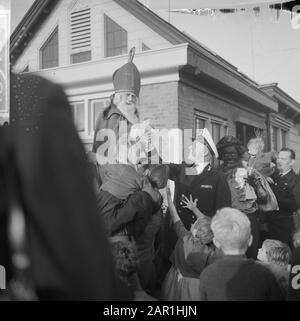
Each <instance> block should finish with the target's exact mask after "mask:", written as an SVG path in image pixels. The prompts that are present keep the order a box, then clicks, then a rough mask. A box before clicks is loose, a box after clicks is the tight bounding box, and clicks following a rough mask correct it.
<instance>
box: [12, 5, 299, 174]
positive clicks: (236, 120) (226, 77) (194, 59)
mask: <svg viewBox="0 0 300 321" xmlns="http://www.w3.org/2000/svg"><path fill="white" fill-rule="evenodd" d="M133 46H134V47H135V48H136V56H135V59H134V62H135V64H136V65H137V67H138V69H139V70H140V73H141V78H142V88H141V93H140V114H141V118H142V119H144V118H150V119H151V124H152V125H153V126H154V127H156V128H181V129H191V130H193V131H194V132H195V130H196V129H197V128H203V127H206V128H208V129H209V130H210V132H211V133H212V136H213V138H214V140H215V142H217V141H218V140H219V139H220V138H221V137H222V136H224V135H225V134H232V135H237V137H239V138H240V139H241V140H242V142H243V143H246V142H247V141H248V140H249V139H250V138H251V137H253V136H255V132H257V131H261V132H264V133H265V137H266V143H267V147H268V149H278V148H279V147H280V146H281V145H282V146H283V145H286V146H289V145H291V146H290V147H292V148H294V149H295V150H296V152H297V153H298V157H299V161H298V162H297V164H296V170H299V168H300V139H299V135H300V131H299V125H298V124H299V118H300V117H299V115H300V106H299V104H298V103H297V102H295V101H293V100H292V98H291V97H288V95H287V94H285V93H284V92H283V91H282V90H280V89H279V88H278V87H276V86H275V87H272V86H260V85H259V84H257V83H255V82H254V81H252V80H251V79H249V78H248V77H247V76H245V75H243V74H242V73H240V72H239V71H238V70H237V68H235V67H234V66H233V65H231V64H230V63H228V62H227V61H225V60H224V59H222V58H221V57H220V56H218V55H217V54H215V53H214V52H212V51H210V50H209V49H207V48H205V47H204V46H203V45H201V44H200V43H198V42H197V41H195V40H194V39H192V38H190V37H189V36H187V35H186V34H185V33H182V32H180V31H179V30H178V29H176V28H175V27H174V26H172V25H171V24H169V23H167V22H166V21H165V20H163V19H161V18H160V17H159V16H157V15H156V14H154V13H153V12H152V11H150V10H149V9H147V8H146V7H144V6H143V5H142V4H141V3H140V2H138V1H136V0H126V1H125V0H77V1H74V0H60V1H59V0H54V1H53V0H52V1H49V0H48V1H47V0H42V1H41V0H40V1H36V2H35V3H34V4H33V6H32V7H31V8H30V10H29V11H28V13H27V14H26V15H25V17H24V19H23V20H22V21H21V23H20V25H19V26H18V27H17V28H16V30H15V32H14V33H13V35H12V37H11V59H12V62H13V65H14V69H15V71H16V72H34V73H37V74H39V75H41V76H43V77H46V78H49V79H51V80H53V81H55V82H58V83H60V84H62V85H63V86H64V88H65V90H66V93H67V95H68V97H69V101H70V103H71V107H72V111H73V115H74V121H75V123H76V126H77V128H78V132H79V135H80V137H81V138H82V140H83V142H84V144H85V146H86V148H87V150H89V149H90V148H91V144H92V140H93V135H94V126H95V121H96V118H97V116H98V115H99V113H101V112H102V110H103V109H104V108H105V107H106V106H107V104H108V103H109V97H110V95H111V94H112V92H113V85H112V74H113V72H114V70H116V69H117V68H119V67H120V66H122V65H123V64H124V63H125V62H126V61H127V53H128V51H129V50H130V48H131V47H133ZM279 119H280V120H279ZM280 124H281V125H282V126H283V127H282V126H281V125H280ZM279 125H280V126H281V127H280V126H279ZM276 128H280V130H282V131H277V132H276V133H277V134H275V131H276ZM278 130H279V129H278ZM275 135H278V138H277V139H278V141H279V140H280V139H281V143H280V144H281V145H280V144H279V143H278V144H277V145H276V143H275ZM279 135H280V136H279ZM276 137H277V136H276Z"/></svg>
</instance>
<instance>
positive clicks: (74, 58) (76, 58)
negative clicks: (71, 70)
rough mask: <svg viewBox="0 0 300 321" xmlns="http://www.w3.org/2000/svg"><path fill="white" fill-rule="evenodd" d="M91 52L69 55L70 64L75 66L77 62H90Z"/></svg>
mask: <svg viewBox="0 0 300 321" xmlns="http://www.w3.org/2000/svg"><path fill="white" fill-rule="evenodd" d="M91 58H92V55H91V51H85V52H79V53H76V54H73V55H71V64H77V63H79V62H84V61H89V60H91Z"/></svg>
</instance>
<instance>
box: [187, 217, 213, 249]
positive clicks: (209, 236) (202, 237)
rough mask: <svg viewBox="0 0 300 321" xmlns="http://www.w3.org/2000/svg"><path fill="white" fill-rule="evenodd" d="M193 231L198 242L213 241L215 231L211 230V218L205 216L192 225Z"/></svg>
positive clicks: (207, 242)
mask: <svg viewBox="0 0 300 321" xmlns="http://www.w3.org/2000/svg"><path fill="white" fill-rule="evenodd" d="M191 232H192V235H193V237H194V240H195V241H196V242H200V243H201V244H209V243H211V242H212V241H213V232H212V230H211V218H210V217H208V216H203V217H200V218H198V219H197V221H196V222H195V223H194V224H193V225H192V226H191Z"/></svg>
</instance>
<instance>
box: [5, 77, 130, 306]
mask: <svg viewBox="0 0 300 321" xmlns="http://www.w3.org/2000/svg"><path fill="white" fill-rule="evenodd" d="M9 130H10V135H9V136H10V149H11V153H10V154H11V155H10V156H11V159H10V162H9V164H8V165H9V167H11V166H14V171H10V172H13V173H15V176H16V177H10V183H11V182H13V183H14V185H13V186H12V188H11V190H13V191H14V194H15V195H14V199H15V200H16V201H17V203H18V205H19V207H20V208H21V209H22V212H23V213H24V217H25V225H26V241H27V244H26V245H27V253H28V256H29V259H30V263H31V265H30V267H31V277H32V283H33V285H34V288H35V292H36V294H37V296H38V299H40V300H127V299H130V298H131V295H130V294H129V292H128V290H127V288H126V287H124V286H123V285H121V284H120V283H119V282H118V281H117V280H116V278H115V274H114V267H113V261H112V257H111V250H110V248H109V244H108V241H107V239H106V234H105V231H104V228H103V224H102V221H101V219H100V217H99V215H97V209H96V200H95V197H94V194H93V187H92V180H91V178H90V177H89V175H90V171H89V169H88V164H87V160H86V156H85V151H84V148H83V146H82V144H81V141H80V139H79V136H78V134H77V131H76V129H75V126H74V124H73V121H72V114H71V109H70V107H69V104H68V101H67V98H66V96H65V94H64V92H63V90H62V88H61V87H60V86H58V85H55V84H53V83H51V82H49V81H47V80H45V79H42V78H39V77H36V76H33V75H18V76H16V75H12V76H11V109H10V129H9Z"/></svg>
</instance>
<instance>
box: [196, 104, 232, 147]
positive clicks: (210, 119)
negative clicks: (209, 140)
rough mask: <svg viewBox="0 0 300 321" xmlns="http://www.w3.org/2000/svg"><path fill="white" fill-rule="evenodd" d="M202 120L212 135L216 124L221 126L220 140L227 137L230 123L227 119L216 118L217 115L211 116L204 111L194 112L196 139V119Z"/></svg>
mask: <svg viewBox="0 0 300 321" xmlns="http://www.w3.org/2000/svg"><path fill="white" fill-rule="evenodd" d="M197 118H198V119H201V120H203V121H204V123H205V128H207V129H208V131H209V132H210V133H211V135H212V124H213V123H216V124H218V125H221V133H220V136H221V137H220V138H222V137H223V136H225V135H228V121H227V119H224V118H221V117H218V116H215V115H210V114H208V113H204V112H202V111H198V110H195V112H194V137H195V135H196V119H197ZM215 143H217V142H215Z"/></svg>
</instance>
